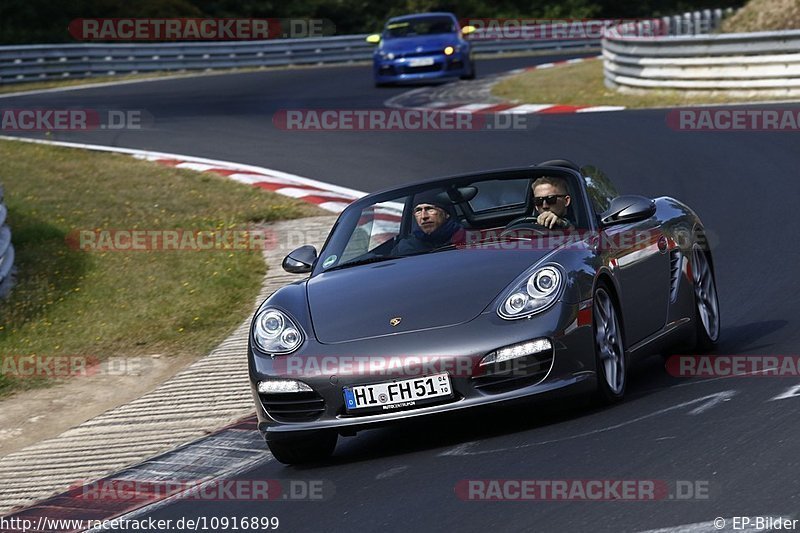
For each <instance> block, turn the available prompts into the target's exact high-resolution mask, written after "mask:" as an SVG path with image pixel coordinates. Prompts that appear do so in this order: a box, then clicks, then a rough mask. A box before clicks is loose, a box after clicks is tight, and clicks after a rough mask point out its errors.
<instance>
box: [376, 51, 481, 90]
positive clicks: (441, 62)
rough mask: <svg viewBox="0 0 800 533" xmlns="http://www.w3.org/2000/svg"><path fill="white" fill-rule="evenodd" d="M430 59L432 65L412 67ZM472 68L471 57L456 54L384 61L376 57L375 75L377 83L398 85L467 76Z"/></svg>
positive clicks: (459, 53)
mask: <svg viewBox="0 0 800 533" xmlns="http://www.w3.org/2000/svg"><path fill="white" fill-rule="evenodd" d="M426 58H429V59H430V60H432V61H433V63H432V64H431V65H425V66H411V64H412V62H413V61H414V60H419V59H426ZM471 68H472V66H471V63H470V59H469V55H468V54H467V53H464V52H456V53H454V54H452V55H449V56H446V55H444V54H436V55H430V56H424V57H414V58H396V59H383V58H380V57H375V58H374V60H373V75H374V78H375V82H376V83H397V82H413V81H425V80H435V79H441V78H453V77H461V76H466V75H468V74H469V73H470V69H471Z"/></svg>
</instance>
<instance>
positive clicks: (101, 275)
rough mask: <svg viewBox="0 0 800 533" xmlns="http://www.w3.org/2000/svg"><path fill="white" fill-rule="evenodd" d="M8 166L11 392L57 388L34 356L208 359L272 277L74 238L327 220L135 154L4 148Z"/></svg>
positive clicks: (6, 380) (247, 261)
mask: <svg viewBox="0 0 800 533" xmlns="http://www.w3.org/2000/svg"><path fill="white" fill-rule="evenodd" d="M0 160H2V161H3V165H2V167H0V183H3V185H4V186H5V201H6V205H7V206H8V209H9V213H8V221H9V224H10V225H11V229H12V235H13V239H12V240H13V243H14V246H15V249H16V252H17V258H16V261H15V263H16V266H17V269H18V276H17V284H16V286H15V288H14V289H13V291H12V292H11V294H10V296H9V297H8V299H7V300H0V358H2V359H1V360H0V363H2V364H3V366H2V368H3V369H5V370H6V371H5V372H0V395H5V394H8V393H9V392H11V391H14V390H18V389H24V388H30V387H34V386H42V385H46V384H48V383H49V380H48V379H47V378H40V377H34V378H25V377H22V378H21V377H20V376H19V371H18V369H19V368H20V366H19V365H18V364H17V363H15V361H18V358H20V357H25V356H30V355H35V356H38V357H49V356H59V357H60V356H67V355H71V356H83V357H86V358H90V360H94V359H97V360H103V359H106V358H108V357H112V356H114V357H131V356H138V355H151V354H154V353H161V354H163V355H164V356H172V355H192V356H202V355H205V354H206V353H207V352H209V351H210V350H211V349H212V348H213V347H214V346H215V345H216V344H217V343H218V342H219V341H221V340H222V339H223V338H224V337H225V336H226V335H228V334H229V333H230V332H231V331H232V330H233V329H234V328H235V327H236V326H237V325H238V324H239V323H241V321H242V320H243V318H244V317H245V316H246V315H247V314H248V313H249V312H250V311H251V309H252V305H253V303H254V298H255V297H256V295H257V294H258V290H259V288H260V286H261V281H262V279H263V276H264V274H265V269H266V267H265V264H264V261H263V259H262V256H261V252H260V251H220V250H214V251H128V252H119V251H117V252H113V251H111V252H86V251H80V250H77V249H75V247H71V246H69V245H68V239H67V237H68V235H69V234H70V232H74V231H75V230H82V229H185V230H193V231H195V230H217V229H245V228H247V227H248V226H249V225H250V224H251V223H257V222H262V221H273V220H279V219H291V218H297V217H301V216H308V215H314V214H321V213H322V212H321V211H320V210H319V209H317V208H315V207H313V206H310V205H308V204H303V203H301V202H299V201H296V200H293V199H291V198H287V197H284V196H279V195H276V194H273V193H269V192H265V191H261V190H258V189H254V188H251V187H248V186H244V185H240V184H237V183H235V182H232V181H229V180H226V179H225V178H223V177H221V176H215V175H211V174H205V173H203V174H201V173H198V172H194V171H190V170H179V169H175V168H170V167H165V166H162V165H159V164H157V163H151V162H145V161H140V160H137V159H134V158H132V157H130V156H127V155H117V154H106V153H97V152H90V151H83V150H75V149H70V148H60V147H53V146H45V145H36V144H28V143H22V142H15V141H0ZM9 358H12V359H9ZM13 358H17V359H13ZM15 370H16V371H17V373H16V374H15V372H14V371H15Z"/></svg>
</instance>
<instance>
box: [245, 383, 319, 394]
mask: <svg viewBox="0 0 800 533" xmlns="http://www.w3.org/2000/svg"><path fill="white" fill-rule="evenodd" d="M312 391H313V389H312V388H311V387H309V386H308V385H306V384H305V383H303V382H302V381H295V380H293V379H271V380H269V381H259V382H258V392H260V393H261V394H275V393H281V392H312Z"/></svg>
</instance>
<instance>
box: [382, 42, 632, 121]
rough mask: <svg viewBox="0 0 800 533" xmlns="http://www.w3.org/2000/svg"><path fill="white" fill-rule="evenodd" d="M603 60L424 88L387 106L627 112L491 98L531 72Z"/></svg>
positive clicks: (482, 111)
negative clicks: (501, 87) (500, 87)
mask: <svg viewBox="0 0 800 533" xmlns="http://www.w3.org/2000/svg"><path fill="white" fill-rule="evenodd" d="M600 59H602V56H595V57H588V58H582V57H578V58H574V59H564V60H561V61H553V62H551V63H542V64H540V65H534V66H531V67H526V68H518V69H514V70H511V71H508V72H505V73H503V74H499V75H496V76H490V77H487V78H484V79H480V80H477V81H472V80H470V81H465V82H460V83H455V84H448V85H446V86H443V87H434V88H428V87H425V88H422V89H415V90H412V91H409V92H407V93H403V94H401V95H399V96H396V97H394V98H390V99H389V100H387V101H386V102H385V105H386V106H387V107H394V108H401V109H414V110H419V111H438V112H442V113H470V114H478V115H484V114H490V113H498V114H522V115H529V114H565V113H594V112H606V111H623V110H624V109H625V107H623V106H607V105H602V106H589V105H561V104H551V103H542V104H517V103H511V102H504V101H502V100H500V99H498V98H497V97H495V96H493V95H491V87H492V86H494V85H495V84H497V83H498V82H500V81H502V80H503V79H505V78H507V77H510V76H516V75H518V74H523V73H525V72H530V71H533V70H544V69H550V68H557V67H561V66H565V65H571V64H574V63H581V62H583V61H596V60H600Z"/></svg>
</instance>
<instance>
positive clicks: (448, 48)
mask: <svg viewBox="0 0 800 533" xmlns="http://www.w3.org/2000/svg"><path fill="white" fill-rule="evenodd" d="M453 52H455V49H454V48H453V47H452V46H445V47H444V55H446V56H451V55H453Z"/></svg>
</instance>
